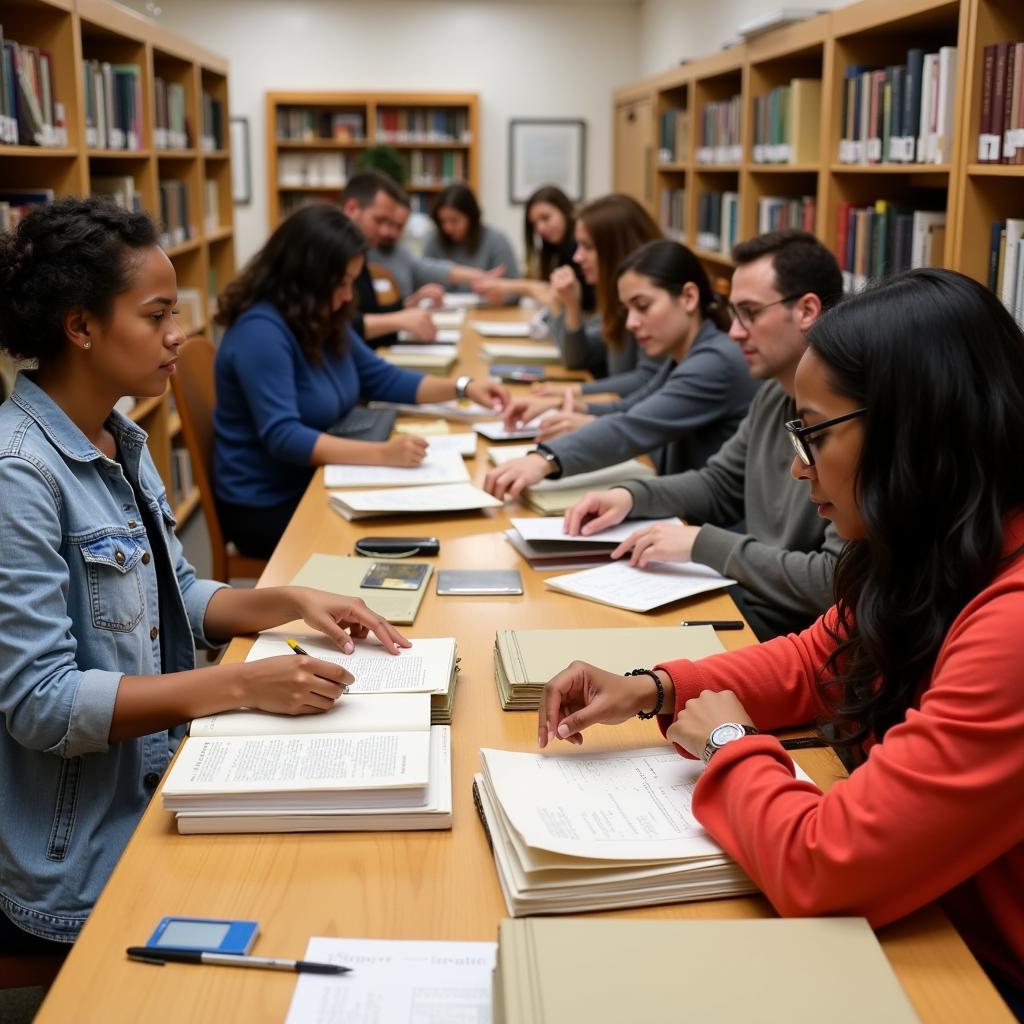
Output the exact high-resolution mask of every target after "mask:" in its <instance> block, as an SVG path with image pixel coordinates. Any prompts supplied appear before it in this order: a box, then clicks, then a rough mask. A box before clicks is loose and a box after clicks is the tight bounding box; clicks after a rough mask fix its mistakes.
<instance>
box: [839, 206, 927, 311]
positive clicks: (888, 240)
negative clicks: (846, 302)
mask: <svg viewBox="0 0 1024 1024" xmlns="http://www.w3.org/2000/svg"><path fill="white" fill-rule="evenodd" d="M945 244H946V214H945V211H942V210H915V209H911V208H910V207H907V206H903V205H900V204H897V203H892V202H888V201H886V200H884V199H879V200H877V201H876V202H875V203H874V204H873V205H871V206H865V207H858V206H855V205H854V204H853V203H840V204H839V208H838V211H837V225H836V257H837V259H838V260H839V267H840V269H841V270H842V272H843V286H844V288H845V290H846V291H859V290H860V289H862V288H863V287H864V286H865V285H866V284H867V283H868V282H869V281H872V280H878V279H880V278H883V277H887V276H889V275H890V274H896V273H899V272H900V271H901V270H909V269H910V268H912V267H934V266H942V264H943V260H944V258H945Z"/></svg>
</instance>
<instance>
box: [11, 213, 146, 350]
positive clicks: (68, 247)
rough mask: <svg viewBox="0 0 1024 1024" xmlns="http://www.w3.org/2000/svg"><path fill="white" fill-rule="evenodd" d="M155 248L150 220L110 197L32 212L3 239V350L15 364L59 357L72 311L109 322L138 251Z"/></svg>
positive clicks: (131, 273)
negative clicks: (124, 208) (20, 360)
mask: <svg viewBox="0 0 1024 1024" xmlns="http://www.w3.org/2000/svg"><path fill="white" fill-rule="evenodd" d="M156 244H157V233H156V227H155V226H154V224H153V222H152V220H150V218H149V217H148V216H147V215H146V214H144V213H131V212H130V211H128V210H122V209H121V208H120V207H119V206H117V205H116V204H115V203H114V202H112V201H111V200H110V199H102V198H96V197H94V198H91V199H81V198H78V197H74V196H69V197H67V198H65V199H57V200H54V201H53V202H50V203H44V204H42V205H40V206H37V207H35V208H34V209H33V210H31V211H30V212H29V213H28V215H27V216H26V217H25V218H24V220H22V221H21V223H20V224H18V226H17V227H16V228H15V229H14V230H13V231H9V232H7V233H6V234H3V235H0V348H3V349H4V350H6V351H7V352H9V353H10V354H11V355H12V356H14V358H16V359H38V360H39V362H41V363H45V362H48V361H50V360H52V359H54V358H56V357H57V356H59V355H60V353H61V352H62V351H63V349H64V346H65V344H66V343H67V337H66V335H65V333H64V317H65V315H66V314H67V312H68V310H71V309H76V308H81V309H84V310H87V311H88V312H89V313H92V314H93V315H95V316H98V317H100V318H101V319H105V318H106V317H108V316H109V315H110V312H111V308H112V306H113V303H114V297H115V296H117V295H119V294H120V293H121V292H124V291H127V290H128V288H130V287H131V283H132V278H133V276H134V272H135V267H136V265H137V263H138V257H139V250H141V249H145V248H148V247H149V246H153V245H156Z"/></svg>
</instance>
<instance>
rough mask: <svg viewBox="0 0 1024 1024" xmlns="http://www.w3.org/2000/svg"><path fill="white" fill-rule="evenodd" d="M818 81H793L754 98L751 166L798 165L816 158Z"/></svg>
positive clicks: (819, 95)
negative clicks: (752, 162)
mask: <svg viewBox="0 0 1024 1024" xmlns="http://www.w3.org/2000/svg"><path fill="white" fill-rule="evenodd" d="M820 135H821V82H820V81H819V80H818V79H816V78H794V79H793V80H792V81H791V82H790V83H789V84H788V85H780V86H778V87H777V88H775V89H772V90H771V91H770V92H768V93H766V94H765V95H763V96H755V97H754V154H753V155H754V163H756V164H801V163H815V162H817V161H818V160H819V159H820Z"/></svg>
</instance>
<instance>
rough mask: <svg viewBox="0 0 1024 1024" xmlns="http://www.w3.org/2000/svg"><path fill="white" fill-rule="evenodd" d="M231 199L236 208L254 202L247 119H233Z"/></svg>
mask: <svg viewBox="0 0 1024 1024" xmlns="http://www.w3.org/2000/svg"><path fill="white" fill-rule="evenodd" d="M231 198H232V199H233V200H234V201H235V205H236V206H247V205H248V204H249V203H251V202H252V154H251V153H250V150H249V118H247V117H233V118H231Z"/></svg>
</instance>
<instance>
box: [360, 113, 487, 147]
mask: <svg viewBox="0 0 1024 1024" xmlns="http://www.w3.org/2000/svg"><path fill="white" fill-rule="evenodd" d="M471 140H472V136H471V135H470V130H469V111H468V110H467V109H466V108H464V107H384V106H382V107H378V108H377V141H378V142H470V141H471Z"/></svg>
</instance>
